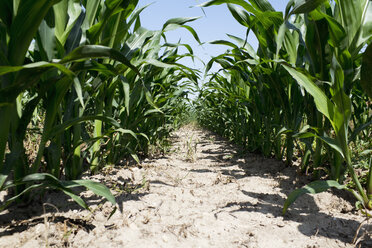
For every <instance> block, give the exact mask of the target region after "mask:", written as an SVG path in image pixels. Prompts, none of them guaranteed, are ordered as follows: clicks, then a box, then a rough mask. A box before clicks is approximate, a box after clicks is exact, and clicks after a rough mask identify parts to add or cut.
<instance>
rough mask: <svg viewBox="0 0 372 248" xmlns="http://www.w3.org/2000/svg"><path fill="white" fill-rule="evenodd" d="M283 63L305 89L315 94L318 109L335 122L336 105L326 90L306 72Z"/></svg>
mask: <svg viewBox="0 0 372 248" xmlns="http://www.w3.org/2000/svg"><path fill="white" fill-rule="evenodd" d="M282 65H283V67H284V68H285V69H286V70H287V71H288V72H289V74H291V75H292V77H293V78H294V79H295V80H296V81H297V83H298V84H300V85H301V86H302V87H304V88H305V90H306V91H307V92H308V93H309V94H310V95H312V96H313V98H314V101H315V104H316V107H317V109H318V111H319V112H321V113H322V114H324V115H325V116H326V117H327V118H328V120H329V121H330V122H331V123H333V116H334V112H335V109H334V108H335V107H334V105H333V103H332V102H331V101H330V100H329V98H328V97H327V96H326V95H325V94H324V92H323V91H322V90H321V89H320V88H319V87H318V86H317V85H316V84H315V83H314V82H313V81H312V80H311V79H310V78H309V77H308V76H306V75H305V74H303V73H301V72H299V71H297V70H296V69H294V68H292V67H289V66H287V65H284V64H282Z"/></svg>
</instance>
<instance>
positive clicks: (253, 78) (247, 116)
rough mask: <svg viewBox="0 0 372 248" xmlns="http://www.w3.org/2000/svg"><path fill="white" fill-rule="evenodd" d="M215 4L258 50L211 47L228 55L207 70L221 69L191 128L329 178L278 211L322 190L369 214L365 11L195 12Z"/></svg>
mask: <svg viewBox="0 0 372 248" xmlns="http://www.w3.org/2000/svg"><path fill="white" fill-rule="evenodd" d="M222 3H226V4H227V6H228V9H229V10H230V13H231V14H232V15H233V17H234V18H235V19H236V21H237V22H239V23H240V24H241V25H243V26H245V27H246V28H247V36H248V34H249V33H253V34H254V35H255V37H256V38H257V40H258V43H259V46H258V49H257V50H254V49H253V48H252V47H251V46H250V45H249V44H248V43H247V41H246V39H241V38H238V37H234V36H230V38H231V40H216V41H213V42H211V43H212V44H218V45H226V46H228V47H229V50H228V51H227V52H226V53H224V54H221V55H219V56H216V57H214V58H212V59H211V60H210V61H209V62H208V64H207V66H206V72H207V73H208V71H209V69H210V68H211V67H212V65H213V64H214V63H217V64H219V66H220V68H221V69H220V70H219V71H218V72H217V73H209V74H207V76H208V78H209V80H208V82H207V83H206V84H205V85H204V86H203V87H202V88H201V90H200V98H199V99H198V101H197V103H196V109H197V111H198V112H199V114H198V121H199V123H201V124H202V125H203V126H205V127H207V128H209V129H212V130H213V131H215V132H217V133H219V134H221V135H223V136H225V137H228V138H229V139H231V140H233V141H234V142H236V143H238V144H240V145H242V146H243V147H245V148H246V149H247V150H249V151H251V152H259V153H262V154H263V155H265V156H268V157H271V156H272V157H275V158H277V159H279V160H285V162H286V163H287V165H291V164H292V162H293V160H294V159H297V158H299V157H300V158H301V164H300V166H301V170H302V172H304V173H305V172H308V173H310V172H311V173H312V175H313V177H314V179H319V178H320V177H324V176H326V177H327V179H329V180H328V181H314V182H313V183H311V184H309V185H307V186H306V187H305V188H302V189H298V190H296V191H294V192H293V193H292V194H291V195H290V196H289V198H288V200H287V201H286V203H285V206H284V210H283V212H285V211H286V209H287V207H288V206H289V205H290V204H291V203H292V202H293V201H294V200H295V199H296V198H297V197H298V196H299V195H301V194H304V193H317V192H321V191H324V190H326V189H328V188H330V187H336V188H340V189H341V188H346V189H348V190H350V191H352V193H353V194H354V195H355V197H356V198H357V199H358V201H359V203H360V205H359V207H360V208H362V209H372V173H371V172H372V170H371V168H372V167H371V166H372V163H371V160H370V159H368V158H371V150H370V149H371V140H372V132H371V128H370V127H371V123H372V106H371V97H372V84H371V81H372V80H371V78H372V77H371V76H372V74H371V73H372V63H371V61H372V60H371V58H372V45H370V43H371V40H372V2H371V1H368V0H362V1H350V0H336V1H300V0H299V1H293V0H292V1H289V3H288V5H287V7H286V12H285V13H284V16H283V14H282V13H281V12H276V11H275V10H274V9H273V7H272V6H271V5H270V3H269V2H268V1H258V0H256V1H253V0H250V1H238V0H236V1H217V0H216V1H209V2H206V3H204V4H202V6H204V7H207V6H211V5H219V4H222ZM232 3H233V4H232ZM234 4H235V5H234ZM237 6H239V7H237ZM352 147H354V149H351V148H352ZM358 149H359V150H358ZM363 157H364V160H366V161H367V162H366V163H364V167H365V168H364V169H365V170H368V171H369V172H368V173H367V174H365V175H363V177H358V175H357V174H356V172H355V165H356V164H355V163H354V162H355V161H357V160H358V159H360V158H363ZM359 167H361V166H360V165H359ZM324 174H325V175H324ZM347 175H348V176H350V177H351V178H352V183H350V186H351V184H352V187H351V188H349V187H346V186H344V185H343V182H344V180H345V176H347ZM361 181H362V182H361Z"/></svg>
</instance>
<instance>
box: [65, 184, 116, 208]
mask: <svg viewBox="0 0 372 248" xmlns="http://www.w3.org/2000/svg"><path fill="white" fill-rule="evenodd" d="M72 182H74V183H76V184H78V185H79V186H84V187H86V188H87V189H89V190H91V191H92V192H93V193H95V194H96V195H99V196H102V197H104V198H106V199H107V200H108V201H109V202H111V203H112V205H115V204H116V201H115V197H114V196H113V195H112V193H111V192H110V190H109V189H108V188H107V187H106V186H105V185H103V184H101V183H98V182H94V181H91V180H73V181H72ZM70 185H71V184H70Z"/></svg>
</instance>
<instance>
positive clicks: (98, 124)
mask: <svg viewBox="0 0 372 248" xmlns="http://www.w3.org/2000/svg"><path fill="white" fill-rule="evenodd" d="M96 115H100V116H101V115H103V101H102V99H101V101H97V103H96ZM102 124H103V122H102V121H101V120H95V121H94V133H93V137H94V138H97V137H101V136H102V126H103V125H102ZM92 149H93V150H92V155H93V157H92V163H91V166H90V170H91V172H92V173H96V172H97V170H98V164H99V158H98V157H99V151H100V149H101V140H97V141H96V142H94V145H93V148H92Z"/></svg>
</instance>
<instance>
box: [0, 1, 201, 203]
mask: <svg viewBox="0 0 372 248" xmlns="http://www.w3.org/2000/svg"><path fill="white" fill-rule="evenodd" d="M137 4H138V0H130V1H127V0H126V1H123V0H121V1H117V0H106V1H101V0H89V1H80V0H79V1H77V0H62V1H56V0H54V1H49V0H48V1H47V0H45V1H32V0H31V1H30V0H22V1H12V0H9V1H3V2H2V7H1V10H0V19H1V22H0V37H1V41H0V47H1V49H0V81H1V85H0V86H1V88H0V120H1V131H0V190H1V191H3V190H8V191H9V192H11V195H12V197H10V198H9V199H7V201H6V202H5V203H3V204H2V208H5V207H6V206H7V205H8V204H10V203H11V202H13V201H14V200H16V199H21V200H22V201H26V202H27V201H28V200H29V199H30V197H31V194H30V193H29V192H30V191H31V190H33V191H35V189H40V188H44V189H47V188H53V189H59V190H62V191H63V192H65V193H66V194H68V195H70V196H71V197H72V198H73V199H74V200H75V201H76V202H77V203H79V204H80V205H82V206H84V207H87V206H86V204H85V203H84V202H83V201H82V199H81V198H79V197H78V196H76V195H74V194H73V193H72V191H71V188H72V187H76V186H85V187H87V188H88V189H91V190H93V191H94V192H95V193H97V194H99V195H102V196H105V197H106V198H108V199H109V200H110V201H111V202H112V203H115V200H114V197H113V196H112V195H111V193H110V192H109V190H108V189H107V188H106V187H103V186H102V185H100V184H97V183H94V182H92V181H83V180H79V178H80V177H81V175H82V173H83V172H85V171H89V172H90V173H97V172H98V171H99V170H100V169H101V168H103V167H104V166H105V165H110V164H119V163H120V161H121V160H123V159H126V158H128V156H131V157H132V158H133V159H134V160H136V161H138V160H139V158H138V155H141V154H143V155H146V154H147V153H148V152H149V148H151V146H156V145H157V146H159V144H160V145H161V143H162V141H163V140H164V139H165V138H166V137H167V136H168V134H169V132H170V131H171V130H172V128H173V127H174V126H175V125H177V123H179V121H180V120H181V118H182V116H181V114H182V113H184V112H185V108H187V105H186V101H187V99H186V96H187V92H188V91H189V90H190V87H191V86H192V85H193V84H194V83H196V81H197V77H198V71H195V70H191V69H190V68H188V67H185V66H183V65H181V64H178V60H179V59H181V58H183V57H193V51H192V49H191V47H190V46H188V45H187V44H186V45H183V44H169V43H166V42H164V39H165V41H166V36H165V35H166V32H167V31H169V30H173V29H176V28H185V30H186V31H188V30H189V31H190V32H191V33H192V34H193V35H194V36H195V38H196V39H197V40H198V36H197V35H196V33H195V32H194V30H193V29H192V28H191V27H189V26H188V25H187V23H188V22H191V21H193V20H195V18H175V19H171V20H169V21H168V22H166V23H165V24H164V26H163V28H162V30H158V31H151V30H146V29H145V28H143V27H141V21H140V13H141V12H142V11H143V10H144V9H145V7H142V8H137ZM179 46H186V47H187V48H188V51H189V53H186V54H179V53H178V48H179ZM29 143H33V144H35V143H36V144H37V145H36V147H34V148H33V149H35V150H36V155H35V156H32V154H30V147H29ZM39 192H40V191H39Z"/></svg>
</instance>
